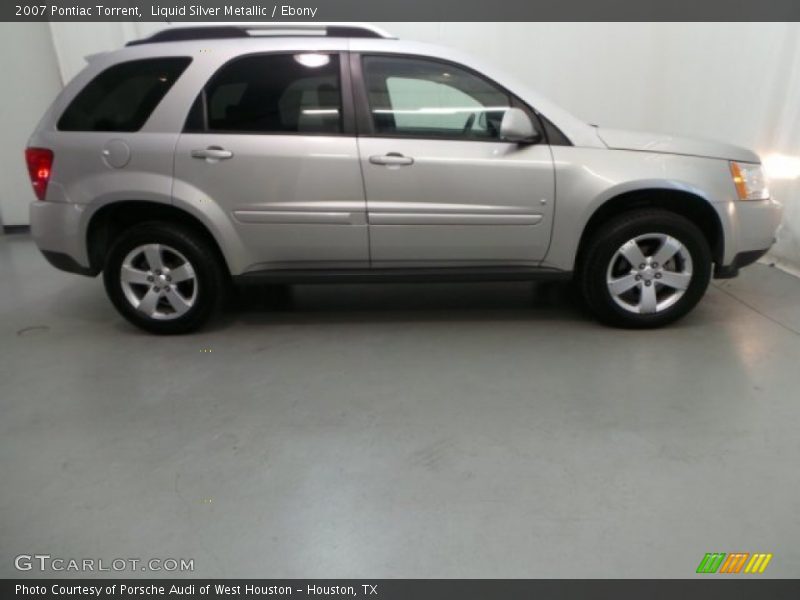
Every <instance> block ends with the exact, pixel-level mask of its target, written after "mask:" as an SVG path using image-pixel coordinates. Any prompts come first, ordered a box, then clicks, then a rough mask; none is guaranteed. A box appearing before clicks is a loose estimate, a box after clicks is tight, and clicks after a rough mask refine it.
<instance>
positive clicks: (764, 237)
mask: <svg viewBox="0 0 800 600" xmlns="http://www.w3.org/2000/svg"><path fill="white" fill-rule="evenodd" d="M716 208H717V211H718V214H719V216H720V220H721V221H722V224H723V230H724V234H725V249H724V258H723V261H722V262H721V264H717V266H716V269H715V271H714V276H715V277H720V278H726V277H735V276H736V275H737V274H738V271H739V269H740V268H742V267H746V266H747V265H749V264H752V263H754V262H755V261H757V260H758V259H759V258H761V257H762V256H763V255H764V254H766V253H767V251H768V250H769V249H770V247H771V246H772V244H774V243H775V237H776V235H777V232H778V229H779V228H780V224H781V219H782V217H783V205H782V204H781V203H780V202H777V201H775V200H773V199H769V200H762V201H756V202H753V201H746V202H743V201H739V200H737V201H732V202H727V203H720V204H717V205H716Z"/></svg>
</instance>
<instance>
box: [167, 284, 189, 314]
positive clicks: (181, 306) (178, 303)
mask: <svg viewBox="0 0 800 600" xmlns="http://www.w3.org/2000/svg"><path fill="white" fill-rule="evenodd" d="M164 297H165V298H166V299H167V302H169V303H170V305H171V306H172V308H173V309H174V310H175V313H176V314H177V315H182V314H183V313H185V312H186V311H187V310H189V309H190V308H191V307H192V305H191V304H189V302H187V301H186V299H184V297H183V296H181V295H180V294H179V293H178V291H177V290H175V289H173V288H167V289H166V290H164Z"/></svg>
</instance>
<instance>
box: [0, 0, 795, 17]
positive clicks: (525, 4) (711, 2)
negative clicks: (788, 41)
mask: <svg viewBox="0 0 800 600" xmlns="http://www.w3.org/2000/svg"><path fill="white" fill-rule="evenodd" d="M0 20H2V21H12V22H13V21H169V22H180V21H186V22H193V21H195V22H196V21H472V22H475V21H800V1H798V0H759V1H758V2H755V1H753V0H299V1H298V0H277V1H276V0H187V1H186V2H183V1H181V0H177V1H176V0H48V1H45V0H38V1H37V0H11V1H10V2H5V1H4V2H2V3H0Z"/></svg>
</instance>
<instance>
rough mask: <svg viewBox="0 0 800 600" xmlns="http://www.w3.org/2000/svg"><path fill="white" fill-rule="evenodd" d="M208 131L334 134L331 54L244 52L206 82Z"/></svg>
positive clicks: (334, 58) (338, 122)
mask: <svg viewBox="0 0 800 600" xmlns="http://www.w3.org/2000/svg"><path fill="white" fill-rule="evenodd" d="M205 95H206V111H207V115H208V117H207V120H208V123H207V128H208V131H219V132H223V131H224V132H243V133H328V134H332V133H340V132H341V131H342V95H341V83H340V73H339V57H338V55H335V54H318V53H302V54H269V55H255V56H246V57H243V58H240V59H237V60H235V61H233V62H231V63H229V64H228V65H226V66H225V67H223V68H222V69H221V70H220V71H219V73H217V75H216V76H215V77H214V78H213V79H212V80H211V82H210V83H209V84H208V86H206V90H205Z"/></svg>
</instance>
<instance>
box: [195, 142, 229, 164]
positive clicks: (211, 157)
mask: <svg viewBox="0 0 800 600" xmlns="http://www.w3.org/2000/svg"><path fill="white" fill-rule="evenodd" d="M192 158H205V159H206V160H208V161H209V162H213V161H217V160H225V159H228V158H233V152H231V151H230V150H225V149H224V148H221V147H220V146H209V147H208V148H203V149H200V150H192Z"/></svg>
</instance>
